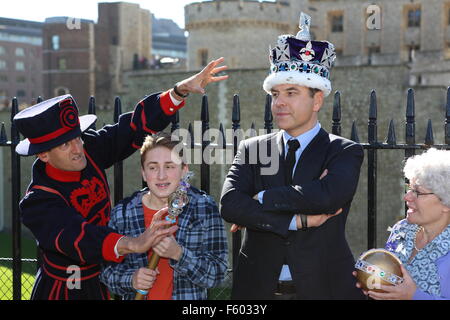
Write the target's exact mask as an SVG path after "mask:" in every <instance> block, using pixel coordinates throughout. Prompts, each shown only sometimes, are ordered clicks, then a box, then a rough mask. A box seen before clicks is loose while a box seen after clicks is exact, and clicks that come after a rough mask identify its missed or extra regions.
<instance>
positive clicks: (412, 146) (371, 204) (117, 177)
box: [0, 87, 450, 300]
mask: <svg viewBox="0 0 450 320" xmlns="http://www.w3.org/2000/svg"><path fill="white" fill-rule="evenodd" d="M340 97H341V96H340V93H339V92H336V93H335V96H334V103H333V115H332V133H333V134H336V135H341V102H340V101H341V99H340ZM40 101H41V99H38V102H40ZM270 105H271V96H270V95H267V98H266V103H265V113H264V129H265V131H266V132H267V133H270V132H271V131H272V130H273V118H272V113H271V110H270ZM17 112H18V102H17V99H16V98H14V99H12V105H11V119H12V118H13V117H14V115H15V114H16V113H17ZM88 113H90V114H95V99H94V98H93V97H91V99H90V101H89V109H88ZM121 113H122V106H121V101H120V99H119V98H116V99H115V107H114V121H115V122H117V121H118V119H119V116H120V114H121ZM200 118H201V123H202V141H201V143H199V144H198V143H195V142H194V138H193V133H192V126H191V124H189V126H188V131H189V133H190V134H191V139H190V143H191V145H190V147H191V148H201V150H202V153H203V152H204V151H205V149H206V148H222V149H225V148H232V150H233V152H234V154H235V153H236V152H237V148H238V145H239V142H240V140H239V137H240V135H239V131H240V130H241V125H240V103H239V96H238V95H235V96H234V98H233V110H232V130H233V141H226V135H225V133H224V129H223V126H222V124H221V125H220V132H221V139H222V140H221V143H217V142H216V143H212V142H211V141H209V139H208V138H205V133H206V132H207V130H208V129H209V108H208V98H207V96H206V95H205V96H203V99H202V106H201V115H200ZM405 118H406V121H405V142H404V143H398V142H397V139H396V136H397V135H396V132H395V127H394V123H393V120H391V121H390V123H389V129H388V133H387V139H386V141H384V142H381V141H379V140H378V134H377V128H378V123H377V98H376V93H375V91H372V92H371V94H370V103H369V115H368V126H367V128H368V139H367V142H361V141H360V139H359V136H358V131H357V127H356V123H355V121H353V125H352V129H351V136H350V139H352V140H354V141H356V142H358V143H360V144H361V145H362V146H363V148H364V149H365V150H366V152H367V177H368V179H367V188H368V197H367V217H368V220H367V228H368V232H367V243H368V248H373V247H376V243H377V238H376V235H377V230H376V222H377V167H378V160H377V154H378V152H379V151H380V150H385V149H390V150H392V149H397V150H404V152H405V158H408V157H410V156H412V155H414V154H415V153H416V151H418V150H423V149H428V148H430V147H435V148H438V149H450V87H449V88H447V99H446V105H445V115H444V144H435V142H434V136H433V124H432V122H431V120H429V122H428V127H427V130H426V137H425V141H423V142H422V143H417V142H416V130H415V121H416V119H415V103H414V91H413V90H412V89H409V90H408V93H407V105H406V114H405ZM179 128H180V121H179V117H178V113H177V115H176V117H175V119H174V121H173V122H172V126H171V131H174V130H176V129H179ZM252 128H253V129H254V125H253V126H252ZM254 132H255V134H256V130H254ZM19 141H20V135H19V132H18V131H17V128H16V127H15V126H14V124H13V123H12V124H11V140H8V137H7V134H6V130H5V126H4V124H2V127H1V131H0V147H7V148H10V153H11V174H12V179H11V190H12V198H11V201H12V228H11V229H12V257H11V258H3V259H0V267H1V266H5V265H6V266H7V268H3V269H0V270H8V271H7V272H9V274H8V275H6V277H5V274H0V288H2V287H6V286H7V285H6V284H5V283H6V282H8V283H11V282H12V299H14V300H20V299H22V298H24V296H25V297H26V296H27V295H28V296H29V292H28V291H27V292H25V293H26V294H24V295H22V288H23V285H24V282H26V281H30V280H26V279H25V280H24V278H23V277H22V271H23V266H24V264H30V263H36V260H33V259H28V260H25V259H22V255H21V225H20V219H19V210H18V203H19V200H20V197H21V194H20V190H21V186H20V157H19V156H18V155H17V154H16V153H15V151H14V150H15V147H16V145H17V144H18V143H19ZM113 170H114V179H113V183H114V195H113V197H114V203H117V202H119V201H120V200H121V199H122V198H123V164H122V163H117V164H115V165H114V169H113ZM210 183H211V172H210V165H209V164H208V163H206V162H205V161H202V163H201V164H200V188H201V189H203V190H205V191H206V192H208V193H209V192H210V186H211V184H210ZM240 244H241V233H240V231H238V232H235V233H233V235H232V257H233V261H235V258H236V257H237V255H238V252H239V248H240ZM11 269H12V271H11ZM11 278H12V281H11ZM231 278H232V272H231V270H228V272H227V277H226V281H225V282H226V283H227V284H230V283H231V280H232V279H231ZM5 279H6V280H5ZM2 281H3V283H2ZM27 288H30V286H27ZM27 290H29V289H27ZM229 291H230V290H229V285H228V286H223V287H221V288H216V289H214V290H211V291H210V299H227V298H229ZM2 294H5V293H2V291H1V289H0V299H3V297H2ZM6 295H7V294H6Z"/></svg>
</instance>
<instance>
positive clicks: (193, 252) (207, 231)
mask: <svg viewBox="0 0 450 320" xmlns="http://www.w3.org/2000/svg"><path fill="white" fill-rule="evenodd" d="M192 210H198V212H197V214H195V215H194V216H196V219H194V221H191V224H190V225H189V226H188V229H189V231H188V232H189V237H188V238H187V239H185V241H186V245H184V246H183V254H182V256H181V258H180V260H179V261H178V262H177V261H174V260H171V261H170V265H171V266H172V267H173V268H174V270H175V271H177V272H178V273H179V276H180V277H182V278H185V279H186V280H188V281H190V282H192V283H193V284H195V285H197V286H199V287H202V288H211V287H214V286H217V285H218V284H220V283H221V282H222V281H223V280H224V278H225V273H226V270H227V257H228V248H227V236H226V233H225V228H224V225H223V221H222V218H221V217H220V214H219V210H218V208H217V205H216V203H215V202H214V200H212V198H211V197H210V196H201V197H200V199H199V201H198V202H197V203H196V205H195V208H192Z"/></svg>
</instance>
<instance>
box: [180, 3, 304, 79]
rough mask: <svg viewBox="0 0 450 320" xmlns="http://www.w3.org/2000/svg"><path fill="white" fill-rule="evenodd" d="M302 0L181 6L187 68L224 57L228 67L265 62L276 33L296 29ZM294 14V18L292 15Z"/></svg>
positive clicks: (255, 66)
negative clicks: (184, 29)
mask: <svg viewBox="0 0 450 320" xmlns="http://www.w3.org/2000/svg"><path fill="white" fill-rule="evenodd" d="M305 1H306V0H300V1H292V2H294V3H295V7H296V8H295V12H292V11H293V4H292V5H291V1H286V0H282V1H275V2H273V1H271V2H269V1H262V2H258V1H254V0H213V1H206V2H196V3H192V4H189V5H187V6H186V7H185V19H186V30H187V31H189V37H188V44H187V47H188V58H187V59H188V61H187V66H188V69H189V70H198V69H201V68H202V67H203V66H204V65H206V64H207V63H208V62H209V61H211V60H212V59H213V58H218V57H222V56H223V57H226V59H227V65H228V66H229V68H232V69H234V68H239V69H250V68H266V67H267V66H268V55H269V46H270V45H272V46H273V45H274V44H276V39H277V37H278V36H279V35H280V34H287V33H290V34H292V33H293V32H297V30H296V29H295V28H296V26H297V25H298V21H297V20H298V14H299V11H298V8H299V7H300V6H301V5H300V4H301V3H304V2H305ZM294 16H295V17H297V18H294Z"/></svg>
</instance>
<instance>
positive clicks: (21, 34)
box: [0, 18, 43, 110]
mask: <svg viewBox="0 0 450 320" xmlns="http://www.w3.org/2000/svg"><path fill="white" fill-rule="evenodd" d="M42 27H43V24H42V23H40V22H34V21H26V20H16V19H8V18H0V110H1V109H4V108H6V107H7V106H8V105H10V103H11V101H10V99H11V97H14V96H15V97H17V98H18V99H19V103H20V104H21V107H23V106H25V105H29V104H30V103H31V102H32V101H33V100H35V99H36V97H37V96H39V95H41V94H42V76H41V72H42V58H41V56H42Z"/></svg>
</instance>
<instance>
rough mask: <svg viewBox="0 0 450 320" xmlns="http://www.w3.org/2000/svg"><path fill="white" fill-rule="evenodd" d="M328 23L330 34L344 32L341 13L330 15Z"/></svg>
mask: <svg viewBox="0 0 450 320" xmlns="http://www.w3.org/2000/svg"><path fill="white" fill-rule="evenodd" d="M329 21H330V26H331V32H344V14H343V13H342V12H336V13H331V14H330V16H329Z"/></svg>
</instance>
